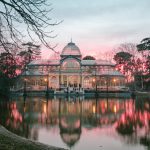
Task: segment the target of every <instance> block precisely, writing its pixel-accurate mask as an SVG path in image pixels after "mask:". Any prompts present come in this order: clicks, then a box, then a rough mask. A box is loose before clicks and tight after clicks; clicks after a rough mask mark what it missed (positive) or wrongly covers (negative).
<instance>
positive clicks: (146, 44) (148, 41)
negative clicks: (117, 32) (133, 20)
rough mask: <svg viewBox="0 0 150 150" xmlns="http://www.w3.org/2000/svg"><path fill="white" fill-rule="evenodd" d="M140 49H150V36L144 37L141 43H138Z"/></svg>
mask: <svg viewBox="0 0 150 150" xmlns="http://www.w3.org/2000/svg"><path fill="white" fill-rule="evenodd" d="M137 49H138V51H145V50H150V38H144V39H143V40H142V41H141V43H140V44H138V45H137Z"/></svg>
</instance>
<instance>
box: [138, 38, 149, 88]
mask: <svg viewBox="0 0 150 150" xmlns="http://www.w3.org/2000/svg"><path fill="white" fill-rule="evenodd" d="M137 50H138V51H139V52H141V53H142V56H143V58H142V60H143V61H142V64H143V70H142V76H143V78H144V81H143V82H145V84H146V85H148V84H149V82H150V37H148V38H144V39H143V40H142V41H141V43H140V44H138V45H137ZM146 88H148V86H146Z"/></svg>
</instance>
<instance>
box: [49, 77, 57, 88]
mask: <svg viewBox="0 0 150 150" xmlns="http://www.w3.org/2000/svg"><path fill="white" fill-rule="evenodd" d="M56 86H57V78H56V77H55V76H53V77H51V81H50V87H52V88H56Z"/></svg>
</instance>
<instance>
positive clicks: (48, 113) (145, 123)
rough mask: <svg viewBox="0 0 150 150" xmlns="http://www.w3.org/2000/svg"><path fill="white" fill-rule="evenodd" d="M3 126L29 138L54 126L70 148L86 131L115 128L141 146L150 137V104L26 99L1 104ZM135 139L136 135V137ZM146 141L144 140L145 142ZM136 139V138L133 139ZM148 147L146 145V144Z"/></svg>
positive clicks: (103, 100) (133, 101)
mask: <svg viewBox="0 0 150 150" xmlns="http://www.w3.org/2000/svg"><path fill="white" fill-rule="evenodd" d="M0 123H1V124H2V125H4V126H5V127H6V128H8V129H9V130H10V131H12V132H14V133H16V134H18V135H21V136H24V137H26V138H29V139H33V140H38V139H39V129H40V128H45V129H46V130H47V132H50V131H51V130H52V129H53V128H54V127H55V128H57V130H58V133H59V134H60V137H61V139H62V141H63V142H64V143H66V145H67V146H68V147H72V146H75V145H76V143H78V142H79V141H80V138H81V135H82V130H83V129H86V132H88V131H90V130H93V129H95V128H104V129H105V130H107V127H108V126H109V127H112V129H113V128H115V130H116V133H118V134H119V135H120V136H121V137H124V135H126V136H128V137H130V138H131V136H130V135H133V134H134V133H136V135H135V134H134V136H135V137H136V138H135V139H139V140H136V141H138V142H140V143H141V144H145V143H146V141H148V140H149V137H150V101H149V100H141V99H137V100H136V101H135V100H132V99H128V100H126V99H114V98H110V99H104V98H103V99H102V98H101V99H88V100H81V99H80V98H76V99H73V98H70V99H68V100H67V99H61V98H59V99H45V98H39V97H37V98H31V97H30V98H29V97H27V98H26V100H25V102H24V101H23V100H22V98H20V99H18V100H14V101H10V102H3V103H2V102H1V103H0ZM132 137H133V136H132ZM143 139H144V140H143ZM133 140H134V139H133ZM145 145H146V144H145Z"/></svg>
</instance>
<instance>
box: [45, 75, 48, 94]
mask: <svg viewBox="0 0 150 150" xmlns="http://www.w3.org/2000/svg"><path fill="white" fill-rule="evenodd" d="M44 81H45V82H46V97H48V96H49V93H48V75H47V77H46V78H44Z"/></svg>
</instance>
